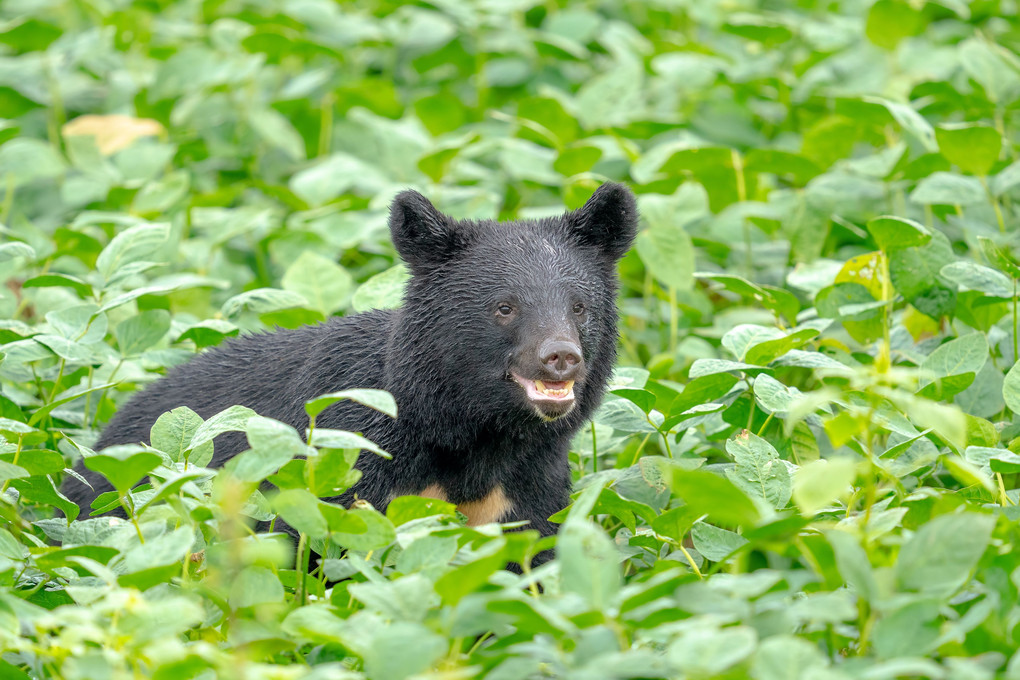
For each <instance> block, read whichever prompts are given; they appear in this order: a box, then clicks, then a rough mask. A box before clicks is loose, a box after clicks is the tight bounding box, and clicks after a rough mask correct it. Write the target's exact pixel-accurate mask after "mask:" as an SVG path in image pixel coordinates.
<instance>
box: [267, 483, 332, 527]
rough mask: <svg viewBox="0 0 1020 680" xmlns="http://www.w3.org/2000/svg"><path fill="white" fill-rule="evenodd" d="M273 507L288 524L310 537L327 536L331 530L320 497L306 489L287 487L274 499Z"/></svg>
mask: <svg viewBox="0 0 1020 680" xmlns="http://www.w3.org/2000/svg"><path fill="white" fill-rule="evenodd" d="M272 505H273V509H274V510H275V511H276V512H277V513H279V515H280V517H282V518H283V520H284V521H285V522H287V524H289V525H290V526H292V527H294V528H295V529H296V530H297V531H299V532H301V533H303V534H307V535H308V536H309V537H310V538H325V537H326V534H327V532H328V530H329V527H328V526H327V525H326V518H325V517H323V516H322V512H321V511H320V510H319V499H318V498H316V497H315V496H314V495H312V494H311V493H309V492H308V491H307V490H305V489H285V490H283V491H281V492H280V493H278V494H276V496H275V497H273V499H272Z"/></svg>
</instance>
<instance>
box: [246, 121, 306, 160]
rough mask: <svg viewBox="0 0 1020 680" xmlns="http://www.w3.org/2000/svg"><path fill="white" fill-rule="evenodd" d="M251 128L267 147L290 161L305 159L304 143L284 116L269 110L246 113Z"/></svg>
mask: <svg viewBox="0 0 1020 680" xmlns="http://www.w3.org/2000/svg"><path fill="white" fill-rule="evenodd" d="M248 121H249V122H250V123H251V126H252V128H253V129H254V130H255V132H257V133H258V135H259V137H261V138H262V140H263V142H265V143H266V144H268V145H269V146H272V147H275V148H277V149H280V150H281V151H283V152H284V153H285V154H287V156H288V157H290V158H291V159H292V160H302V159H304V157H305V142H304V140H303V139H302V138H301V135H300V134H299V133H298V131H297V130H295V129H294V126H293V125H291V123H290V121H289V120H287V118H286V117H285V116H283V115H282V114H281V113H279V112H278V111H276V110H275V109H271V108H264V109H263V108H257V109H254V110H252V111H249V112H248Z"/></svg>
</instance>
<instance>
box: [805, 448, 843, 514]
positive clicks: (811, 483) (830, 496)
mask: <svg viewBox="0 0 1020 680" xmlns="http://www.w3.org/2000/svg"><path fill="white" fill-rule="evenodd" d="M856 477H857V464H856V463H855V462H854V461H852V460H850V459H849V458H829V459H827V460H826V459H820V460H815V461H811V462H810V463H808V464H807V465H804V466H802V467H800V468H799V469H798V470H797V471H796V472H795V473H794V474H793V501H794V503H796V504H797V507H799V508H800V510H801V512H802V513H803V514H804V515H805V516H811V515H814V514H816V513H818V512H819V511H821V510H823V509H825V508H826V507H828V506H829V505H830V504H831V503H832V502H833V501H836V500H837V499H841V498H844V497H846V496H848V495H849V494H850V492H851V484H853V481H854V479H855V478H856Z"/></svg>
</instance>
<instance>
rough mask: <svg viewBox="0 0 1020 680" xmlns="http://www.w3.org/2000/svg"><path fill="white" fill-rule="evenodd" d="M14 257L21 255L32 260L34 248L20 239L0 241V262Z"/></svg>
mask: <svg viewBox="0 0 1020 680" xmlns="http://www.w3.org/2000/svg"><path fill="white" fill-rule="evenodd" d="M16 257H23V258H25V259H26V260H34V259H35V248H33V247H32V246H30V245H28V244H27V243H22V242H21V241H12V242H11V243H0V262H6V261H8V260H13V259H14V258H16Z"/></svg>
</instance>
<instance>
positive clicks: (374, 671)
mask: <svg viewBox="0 0 1020 680" xmlns="http://www.w3.org/2000/svg"><path fill="white" fill-rule="evenodd" d="M382 631H385V632H382ZM448 647H449V644H448V642H447V641H446V640H445V639H444V638H443V637H441V636H440V635H438V634H437V633H435V632H433V631H431V630H429V629H428V628H426V627H425V626H423V625H422V624H420V623H409V622H406V621H398V622H395V623H391V624H389V625H387V626H385V627H383V628H382V629H381V631H380V634H378V635H376V636H374V637H373V638H372V642H371V645H370V646H368V647H367V649H365V650H364V652H363V656H364V659H365V672H366V675H367V676H368V677H370V678H378V679H379V680H404V679H405V678H409V677H411V676H414V675H417V674H419V673H422V672H424V671H427V670H428V669H429V668H430V667H431V666H432V665H433V664H435V663H436V662H438V661H439V660H440V659H441V658H442V657H443V655H444V654H446V652H447V648H448Z"/></svg>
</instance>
